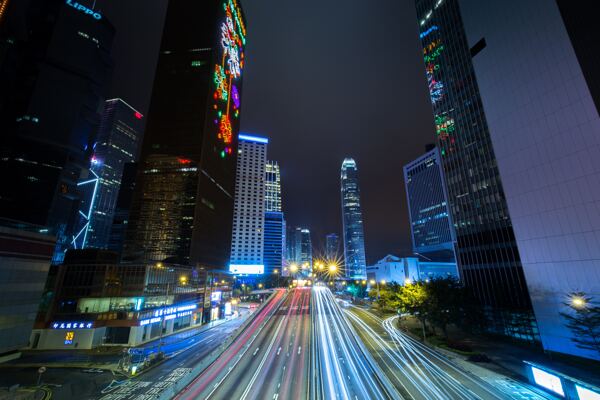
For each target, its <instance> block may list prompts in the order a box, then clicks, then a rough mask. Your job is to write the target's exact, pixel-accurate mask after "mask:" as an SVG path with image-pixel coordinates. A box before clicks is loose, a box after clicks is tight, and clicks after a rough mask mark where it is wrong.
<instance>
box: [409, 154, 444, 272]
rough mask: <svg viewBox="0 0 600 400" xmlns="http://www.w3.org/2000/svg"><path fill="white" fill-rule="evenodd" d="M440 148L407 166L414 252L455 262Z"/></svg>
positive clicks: (436, 259)
mask: <svg viewBox="0 0 600 400" xmlns="http://www.w3.org/2000/svg"><path fill="white" fill-rule="evenodd" d="M443 174H444V172H443V169H442V165H441V158H440V152H439V150H438V148H437V147H434V148H433V149H432V150H430V151H428V152H427V153H425V154H424V155H422V156H421V157H419V158H417V159H416V160H414V161H412V162H410V163H408V164H407V165H405V166H404V184H405V189H406V197H407V200H408V211H409V217H410V229H411V234H412V243H413V252H414V254H416V255H420V256H423V257H424V258H425V259H429V260H435V261H446V262H454V261H455V256H454V241H455V239H454V227H453V226H452V221H451V219H450V212H449V209H448V199H447V196H446V188H445V184H444V179H443V176H444V175H443Z"/></svg>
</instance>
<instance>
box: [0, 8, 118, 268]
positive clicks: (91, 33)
mask: <svg viewBox="0 0 600 400" xmlns="http://www.w3.org/2000/svg"><path fill="white" fill-rule="evenodd" d="M114 34H115V30H114V28H113V26H112V25H111V24H110V22H109V21H108V20H107V19H106V18H104V17H103V16H101V18H100V19H99V20H98V19H96V18H94V17H91V16H90V15H87V14H85V13H83V12H81V11H79V10H76V9H74V8H73V7H71V6H69V5H68V4H67V3H66V2H65V0H28V1H12V0H11V1H2V2H0V71H1V73H0V130H1V131H2V143H0V175H1V176H2V177H4V178H5V181H4V184H3V185H2V188H1V189H0V216H1V217H5V218H11V219H14V220H20V221H25V222H28V223H31V224H35V225H41V226H44V227H45V229H48V231H49V232H50V233H51V234H53V235H54V236H56V238H57V241H56V251H55V254H54V257H53V261H54V262H60V261H61V260H62V258H63V257H64V252H65V250H66V249H67V248H68V247H69V245H70V242H71V240H72V234H73V231H74V229H75V224H76V223H77V220H78V215H79V214H78V210H79V201H80V191H79V187H78V185H77V184H78V182H79V181H80V177H81V175H82V172H83V171H86V170H87V169H88V168H89V163H90V156H91V152H92V148H91V146H92V144H93V143H94V141H95V135H96V131H97V129H98V125H99V116H98V114H97V110H98V109H99V106H100V105H101V102H102V101H103V99H104V96H105V90H106V88H107V83H108V81H109V79H110V75H111V73H112V60H111V56H110V51H111V47H112V40H113V37H114Z"/></svg>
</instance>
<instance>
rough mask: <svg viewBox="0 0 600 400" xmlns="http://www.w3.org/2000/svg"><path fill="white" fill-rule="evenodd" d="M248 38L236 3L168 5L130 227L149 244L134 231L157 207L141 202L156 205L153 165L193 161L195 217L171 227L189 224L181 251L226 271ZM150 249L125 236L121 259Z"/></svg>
mask: <svg viewBox="0 0 600 400" xmlns="http://www.w3.org/2000/svg"><path fill="white" fill-rule="evenodd" d="M246 33H247V32H246V23H245V19H244V14H243V11H242V9H241V7H240V4H239V2H238V1H236V0H226V1H220V0H207V1H197V2H188V1H184V0H172V1H169V5H168V8H167V15H166V18H165V24H164V28H163V34H162V41H161V45H160V53H159V57H158V65H157V69H156V76H155V79H154V87H153V91H152V98H151V102H150V108H149V111H148V122H147V126H146V131H145V133H144V141H143V144H142V152H141V157H140V162H141V165H142V167H141V168H140V171H138V179H137V182H136V190H135V191H134V196H133V203H132V208H131V216H130V217H131V218H130V219H129V224H128V225H129V229H128V232H131V233H128V234H127V236H128V237H134V236H138V239H140V240H142V241H143V240H145V239H144V238H140V237H139V235H138V234H136V233H135V230H136V229H137V227H138V226H145V225H148V224H147V223H146V222H145V221H140V220H138V218H145V217H144V216H143V214H144V213H141V212H140V210H142V209H151V208H153V207H146V206H145V205H144V204H143V203H144V202H145V201H150V202H151V201H152V200H151V199H149V198H147V197H145V195H144V192H143V189H142V188H145V187H152V186H154V184H153V183H152V182H146V181H145V180H152V179H153V178H155V177H156V178H157V179H162V178H160V177H159V175H154V174H148V173H146V172H145V171H147V170H148V168H150V169H152V166H151V164H152V162H148V161H149V160H151V158H152V157H163V156H164V157H167V158H170V159H171V160H172V161H171V162H172V164H173V168H175V160H176V159H181V160H187V161H189V165H190V166H192V165H193V168H196V174H197V180H196V181H195V182H194V183H193V185H192V186H193V187H190V188H189V193H190V194H191V193H193V194H194V197H195V200H194V201H195V204H194V205H193V207H192V208H193V212H192V214H191V220H187V219H186V220H174V221H172V223H173V224H181V225H182V226H181V228H177V229H175V231H186V230H187V229H188V228H187V226H188V224H189V226H190V227H191V230H192V232H191V236H186V237H185V238H184V237H180V238H178V239H177V241H178V242H179V244H178V246H181V247H180V249H179V250H177V251H176V253H177V254H182V255H183V253H185V252H188V255H187V256H185V257H184V259H182V260H181V261H185V260H189V261H185V262H188V263H191V264H192V265H198V264H199V265H202V266H206V267H207V268H212V269H226V268H227V265H228V261H229V258H230V251H231V221H232V218H233V202H234V191H235V177H236V162H237V146H238V143H237V141H238V129H239V118H240V108H241V90H242V74H243V70H244V46H245V43H246ZM262 169H263V172H264V165H263V166H262ZM159 185H160V183H159ZM184 186H185V187H186V190H187V184H186V185H184ZM182 196H183V195H182ZM184 197H186V198H187V197H188V196H187V195H185V196H184ZM186 209H187V205H186ZM186 214H187V211H186ZM148 217H149V218H153V217H152V216H148ZM132 246H133V247H132ZM153 246H154V244H152V243H146V242H139V243H134V241H131V240H129V239H127V240H126V243H125V249H124V255H125V256H127V257H131V256H136V255H137V256H139V255H141V254H139V251H140V250H142V251H143V249H146V248H151V247H153ZM159 253H160V252H159ZM169 253H171V251H169ZM146 258H147V257H146Z"/></svg>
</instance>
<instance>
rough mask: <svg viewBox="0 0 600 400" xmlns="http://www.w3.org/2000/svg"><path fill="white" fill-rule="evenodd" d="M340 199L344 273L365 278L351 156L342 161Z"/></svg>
mask: <svg viewBox="0 0 600 400" xmlns="http://www.w3.org/2000/svg"><path fill="white" fill-rule="evenodd" d="M341 200H342V224H343V237H344V259H345V275H346V277H347V278H351V279H366V278H367V264H366V259H365V238H364V231H363V219H362V211H361V207H360V190H359V188H358V168H357V166H356V162H355V161H354V160H353V159H352V158H346V159H344V162H343V163H342V173H341Z"/></svg>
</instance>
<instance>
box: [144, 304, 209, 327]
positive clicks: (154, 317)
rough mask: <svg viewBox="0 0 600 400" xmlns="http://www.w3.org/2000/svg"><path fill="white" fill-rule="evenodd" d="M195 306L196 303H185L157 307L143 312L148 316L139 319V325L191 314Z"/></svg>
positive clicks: (196, 306)
mask: <svg viewBox="0 0 600 400" xmlns="http://www.w3.org/2000/svg"><path fill="white" fill-rule="evenodd" d="M197 308H198V305H197V304H185V305H180V306H169V307H163V308H159V309H158V310H154V311H152V312H151V313H145V314H144V316H145V317H150V318H143V319H140V322H139V325H140V326H144V325H149V324H154V323H157V322H160V321H163V319H164V320H165V321H168V320H171V319H175V318H179V317H185V316H188V315H192V314H193V313H194V310H196V309H197Z"/></svg>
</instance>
